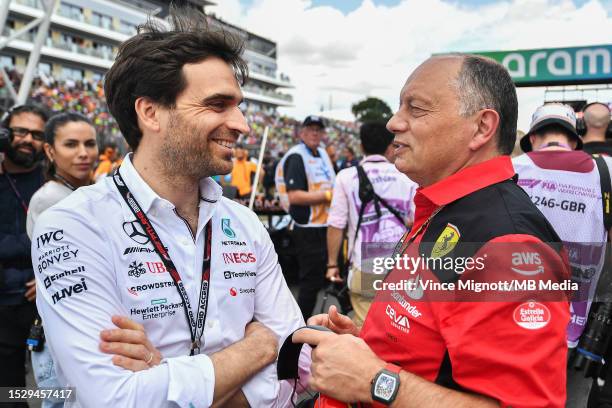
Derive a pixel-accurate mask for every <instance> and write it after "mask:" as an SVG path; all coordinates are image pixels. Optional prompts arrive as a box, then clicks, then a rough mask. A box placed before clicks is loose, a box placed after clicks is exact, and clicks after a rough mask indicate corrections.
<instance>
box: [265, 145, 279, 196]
mask: <svg viewBox="0 0 612 408" xmlns="http://www.w3.org/2000/svg"><path fill="white" fill-rule="evenodd" d="M277 164H278V160H276V159H274V158H273V157H272V156H271V155H270V153H266V154H265V155H264V158H263V163H262V170H263V171H264V176H263V182H262V183H263V188H264V193H265V198H266V200H272V199H273V198H274V172H275V171H276V165H277Z"/></svg>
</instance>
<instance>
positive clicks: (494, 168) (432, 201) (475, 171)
mask: <svg viewBox="0 0 612 408" xmlns="http://www.w3.org/2000/svg"><path fill="white" fill-rule="evenodd" d="M513 176H514V167H512V161H511V160H510V156H498V157H496V158H494V159H491V160H487V161H485V162H482V163H478V164H475V165H473V166H470V167H466V168H465V169H462V170H460V171H458V172H457V173H455V174H452V175H450V176H449V177H447V178H445V179H444V180H440V181H438V182H437V183H434V184H432V185H430V186H427V187H424V188H421V187H419V188H418V189H417V193H416V195H415V197H414V203H415V205H416V210H415V214H414V225H413V226H412V229H413V230H414V229H418V228H419V227H420V226H421V224H423V223H424V222H425V221H426V220H427V218H428V217H429V216H430V215H431V214H432V213H433V212H434V211H435V210H436V208H438V207H440V206H442V205H446V204H449V203H452V202H453V201H456V200H458V199H460V198H461V197H465V196H466V195H469V194H471V193H473V192H474V191H477V190H480V189H481V188H484V187H487V186H490V185H491V184H495V183H499V182H500V181H504V180H508V179H510V178H512V177H513Z"/></svg>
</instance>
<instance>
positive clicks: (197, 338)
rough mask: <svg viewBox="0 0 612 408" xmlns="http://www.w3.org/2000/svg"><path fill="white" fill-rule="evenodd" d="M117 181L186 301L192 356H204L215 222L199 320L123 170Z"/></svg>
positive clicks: (208, 245) (206, 255)
mask: <svg viewBox="0 0 612 408" xmlns="http://www.w3.org/2000/svg"><path fill="white" fill-rule="evenodd" d="M113 181H114V182H115V185H116V186H117V190H119V193H120V194H121V196H122V197H123V199H124V200H125V203H126V204H127V205H128V207H130V210H132V213H133V214H134V216H135V217H136V221H137V222H138V223H139V224H140V226H141V227H142V229H143V230H144V231H145V233H146V234H147V236H148V237H149V240H150V241H151V242H152V243H153V248H154V249H155V252H156V253H157V255H158V256H159V257H160V259H161V260H162V262H163V263H164V266H165V267H166V270H167V271H168V273H170V276H172V280H173V281H174V283H175V285H176V289H177V290H178V293H179V295H180V296H181V300H182V301H183V310H184V311H185V318H187V323H188V324H189V328H190V334H191V349H190V352H189V355H190V356H193V355H194V354H199V353H200V345H201V339H202V335H203V334H204V325H205V323H206V314H207V313H208V291H209V290H210V259H211V258H210V253H211V244H212V218H211V219H210V220H209V221H208V223H207V224H206V240H205V243H204V260H203V262H202V284H201V286H200V300H199V302H198V316H197V320H196V318H195V317H194V315H193V311H192V310H191V303H190V302H189V296H187V291H186V290H185V286H184V285H183V280H182V279H181V275H179V273H178V271H177V270H176V267H175V266H174V263H173V262H172V259H170V254H168V251H167V250H166V247H165V246H164V244H163V243H162V241H161V239H160V238H159V235H158V234H157V232H156V231H155V228H153V224H151V222H150V221H149V219H148V218H147V216H146V215H145V213H144V211H142V209H141V208H140V205H139V204H138V202H137V201H136V199H135V198H134V196H133V195H132V193H131V192H130V189H129V188H128V187H127V186H126V185H125V182H124V181H123V177H121V174H119V169H117V170H115V173H114V174H113Z"/></svg>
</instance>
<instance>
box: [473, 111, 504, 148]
mask: <svg viewBox="0 0 612 408" xmlns="http://www.w3.org/2000/svg"><path fill="white" fill-rule="evenodd" d="M474 125H475V128H476V131H475V132H474V135H473V136H472V139H471V140H470V143H469V147H470V149H472V150H478V149H480V148H481V147H482V146H483V145H485V144H487V143H489V141H490V140H491V139H492V138H494V137H495V134H496V133H497V129H499V113H497V112H496V111H494V110H493V109H483V110H481V111H479V112H478V113H476V117H475V122H474Z"/></svg>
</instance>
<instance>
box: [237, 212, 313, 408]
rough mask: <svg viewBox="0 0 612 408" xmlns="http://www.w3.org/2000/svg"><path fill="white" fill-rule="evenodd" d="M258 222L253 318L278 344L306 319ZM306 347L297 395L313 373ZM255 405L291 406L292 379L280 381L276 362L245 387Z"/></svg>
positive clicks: (267, 235) (247, 394) (300, 362)
mask: <svg viewBox="0 0 612 408" xmlns="http://www.w3.org/2000/svg"><path fill="white" fill-rule="evenodd" d="M254 221H255V222H256V223H257V235H256V236H257V241H256V245H257V255H258V258H257V284H256V287H255V296H256V298H255V313H254V318H255V320H257V321H258V322H261V323H263V324H264V325H265V326H266V327H268V328H269V329H271V330H272V331H273V332H274V333H276V335H277V336H278V337H279V347H280V346H281V345H282V344H283V342H284V341H285V339H286V338H287V337H288V336H289V335H290V334H291V333H293V332H294V331H295V330H296V329H298V328H300V327H302V326H304V319H303V318H302V313H301V312H300V308H299V307H298V305H297V303H296V302H295V299H294V298H293V295H292V294H291V291H290V290H289V287H288V286H287V283H286V282H285V278H284V277H283V274H282V271H281V268H280V265H279V264H278V256H277V255H276V251H275V250H274V246H273V244H272V241H271V240H270V236H269V234H268V233H267V231H266V230H265V228H264V227H263V225H262V224H261V222H259V220H256V219H255V220H254ZM306 349H307V348H306V347H304V348H303V349H302V353H301V355H300V360H299V374H300V381H299V385H298V387H297V391H296V395H297V394H298V393H299V392H301V390H303V389H306V387H307V385H308V378H309V373H310V368H309V367H310V354H309V352H308V351H307V350H306ZM242 392H243V393H244V395H245V397H246V398H247V400H248V401H249V404H250V405H251V406H252V407H286V406H292V404H291V401H290V398H291V396H292V393H293V382H291V383H290V382H288V381H280V382H279V381H278V379H277V371H276V362H275V363H273V364H271V365H269V366H267V367H266V368H264V369H263V370H262V371H260V372H259V373H257V374H256V375H255V376H254V377H253V378H251V380H250V381H249V382H247V383H246V384H245V385H244V386H243V387H242Z"/></svg>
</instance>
